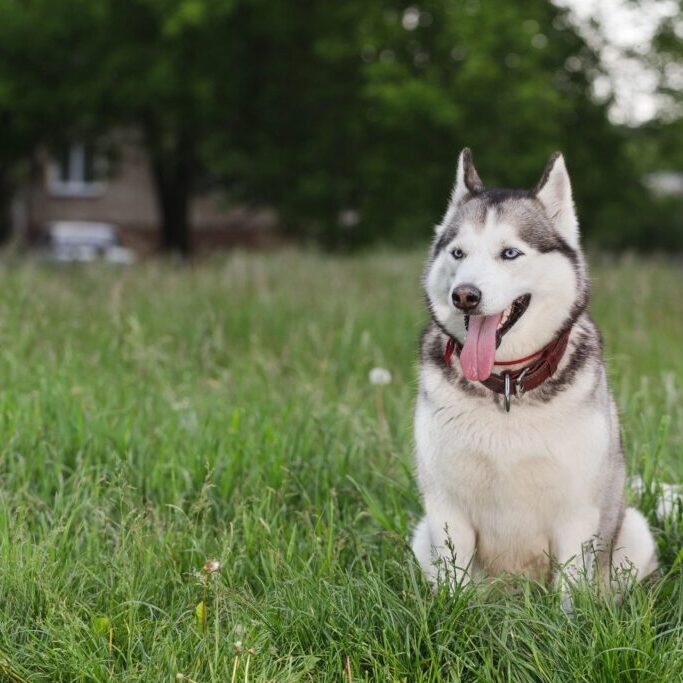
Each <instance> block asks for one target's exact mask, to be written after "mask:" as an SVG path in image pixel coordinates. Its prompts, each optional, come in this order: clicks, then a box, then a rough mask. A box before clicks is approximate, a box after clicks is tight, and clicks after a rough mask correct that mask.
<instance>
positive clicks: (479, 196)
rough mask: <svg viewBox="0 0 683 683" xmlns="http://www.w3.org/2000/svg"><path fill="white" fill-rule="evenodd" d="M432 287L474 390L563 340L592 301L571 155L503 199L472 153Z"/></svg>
mask: <svg viewBox="0 0 683 683" xmlns="http://www.w3.org/2000/svg"><path fill="white" fill-rule="evenodd" d="M424 284H425V291H426V294H427V301H428V303H429V308H430V310H431V313H432V316H433V318H434V320H435V321H436V323H437V324H438V325H439V326H440V327H441V328H442V329H443V330H444V331H445V332H447V333H448V334H449V335H451V336H453V337H455V338H456V339H457V340H458V341H459V342H461V343H462V344H463V349H462V352H461V354H460V363H461V367H462V370H463V373H464V374H465V376H466V377H467V378H468V379H470V380H484V379H486V378H487V377H488V376H489V375H490V374H491V372H492V370H493V363H494V360H496V359H497V360H498V361H500V360H501V359H502V360H508V359H514V358H519V357H523V356H525V355H528V354H530V353H533V352H535V351H537V350H538V349H540V348H542V347H543V346H544V345H545V344H547V343H549V342H550V341H551V340H552V339H553V337H554V336H556V335H557V334H559V332H560V331H561V330H562V329H564V328H565V327H566V325H568V324H569V323H570V321H571V320H572V319H575V318H576V317H577V316H578V315H579V314H580V312H581V311H583V310H584V308H585V306H586V302H587V297H588V288H587V282H586V277H585V265H584V260H583V255H582V253H581V248H580V245H579V226H578V221H577V218H576V213H575V210H574V203H573V201H572V191H571V184H570V181H569V174H568V173H567V168H566V166H565V163H564V159H563V157H562V155H561V154H559V153H555V154H553V155H552V156H551V157H550V160H549V161H548V164H547V166H546V169H545V171H544V173H543V176H542V177H541V180H540V182H539V183H538V185H537V186H536V188H535V189H534V190H501V189H497V188H487V187H484V185H483V183H482V181H481V180H480V179H479V175H478V174H477V171H476V169H475V168H474V164H473V162H472V155H471V153H470V150H469V149H464V150H463V151H462V152H461V154H460V158H459V160H458V170H457V174H456V181H455V187H454V188H453V192H452V194H451V200H450V204H449V206H448V209H447V211H446V215H445V216H444V218H443V220H442V221H441V223H440V224H439V225H438V226H437V227H436V238H435V241H434V245H433V248H432V254H431V258H430V260H429V263H428V265H427V270H426V273H425V280H424Z"/></svg>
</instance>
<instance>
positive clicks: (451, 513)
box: [414, 496, 476, 588]
mask: <svg viewBox="0 0 683 683" xmlns="http://www.w3.org/2000/svg"><path fill="white" fill-rule="evenodd" d="M425 509H426V512H427V516H426V520H425V521H426V525H425V531H428V533H429V546H430V547H429V551H430V552H429V554H428V556H427V557H424V553H422V554H423V557H422V558H420V557H418V559H419V560H420V563H421V564H422V568H423V570H424V572H425V576H426V577H427V579H429V580H430V581H436V580H438V579H439V578H444V579H447V580H448V582H449V583H450V585H451V587H452V588H455V587H457V586H462V585H465V584H466V583H468V581H469V580H470V578H471V575H472V563H473V560H474V552H475V543H476V534H475V531H474V528H473V527H472V524H471V523H470V521H469V519H468V518H467V517H466V516H465V515H464V514H463V513H462V512H461V511H460V510H459V509H458V508H457V506H456V505H454V504H452V503H450V502H447V501H444V499H443V498H441V497H437V496H429V497H427V498H426V500H425ZM416 540H417V539H416ZM414 545H415V544H414ZM425 560H426V561H425Z"/></svg>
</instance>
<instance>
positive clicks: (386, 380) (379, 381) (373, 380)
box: [368, 368, 391, 439]
mask: <svg viewBox="0 0 683 683" xmlns="http://www.w3.org/2000/svg"><path fill="white" fill-rule="evenodd" d="M368 377H369V379H370V384H372V385H374V386H375V387H376V389H375V407H376V409H377V419H378V420H379V424H380V429H381V431H382V433H383V436H384V438H386V439H388V437H389V425H388V424H387V418H386V414H385V412H384V398H383V396H382V387H383V386H386V385H387V384H391V373H390V372H389V370H387V369H386V368H372V370H370V374H369V376H368Z"/></svg>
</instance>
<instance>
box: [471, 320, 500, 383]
mask: <svg viewBox="0 0 683 683" xmlns="http://www.w3.org/2000/svg"><path fill="white" fill-rule="evenodd" d="M502 317H503V314H502V313H496V315H471V316H470V322H469V325H468V328H467V336H466V337H465V343H464V345H463V347H462V351H461V352H460V367H461V368H462V371H463V373H464V375H465V377H467V379H469V380H471V381H473V382H474V381H480V382H483V381H484V380H485V379H488V377H489V375H490V374H491V372H492V371H493V361H494V360H495V358H496V329H497V328H498V323H499V322H500V319H501V318H502Z"/></svg>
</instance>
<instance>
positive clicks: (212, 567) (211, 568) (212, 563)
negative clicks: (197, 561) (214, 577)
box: [203, 560, 221, 576]
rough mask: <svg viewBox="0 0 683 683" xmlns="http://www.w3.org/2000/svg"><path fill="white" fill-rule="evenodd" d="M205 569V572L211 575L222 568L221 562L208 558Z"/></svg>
mask: <svg viewBox="0 0 683 683" xmlns="http://www.w3.org/2000/svg"><path fill="white" fill-rule="evenodd" d="M203 569H204V572H205V573H206V574H209V576H210V575H211V574H215V573H216V572H219V571H220V570H221V563H220V562H219V561H218V560H207V561H206V562H205V563H204V567H203Z"/></svg>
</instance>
